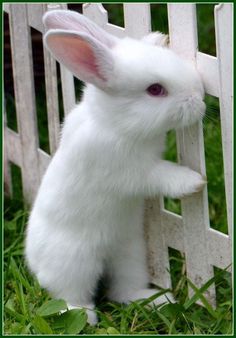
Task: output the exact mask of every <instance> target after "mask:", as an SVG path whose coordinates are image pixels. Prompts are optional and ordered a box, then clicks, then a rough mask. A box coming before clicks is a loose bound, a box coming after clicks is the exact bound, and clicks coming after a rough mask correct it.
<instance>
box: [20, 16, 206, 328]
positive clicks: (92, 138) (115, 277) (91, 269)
mask: <svg viewBox="0 0 236 338" xmlns="http://www.w3.org/2000/svg"><path fill="white" fill-rule="evenodd" d="M44 24H45V26H46V28H47V30H48V31H47V33H46V34H45V36H44V43H45V44H46V46H47V48H48V49H49V50H50V51H51V52H52V54H53V55H54V56H55V58H56V59H57V60H58V61H59V62H62V63H63V64H64V65H66V66H67V67H68V69H69V70H71V71H72V72H73V74H74V75H75V76H76V77H78V78H79V79H81V80H82V81H84V82H86V84H87V85H86V87H85V89H84V93H83V98H82V101H81V102H80V104H79V105H77V106H76V107H75V108H74V110H73V111H72V112H71V113H70V114H69V115H68V116H67V118H66V120H65V123H64V126H63V130H62V136H61V140H60V145H59V148H58V150H57V152H56V153H55V155H54V157H53V159H52V161H51V163H50V165H49V167H48V169H47V171H46V173H45V175H44V177H43V180H42V184H41V186H40V188H39V191H38V194H37V197H36V200H35V202H34V206H33V209H32V212H31V215H30V219H29V224H28V228H27V236H26V259H27V262H28V265H29V267H30V269H31V271H32V272H33V273H34V274H35V275H36V276H37V278H38V280H39V282H40V283H41V285H42V286H43V287H45V288H46V289H47V290H49V292H51V294H52V295H53V296H54V297H58V298H63V299H65V300H66V302H67V303H68V307H69V308H74V307H78V308H80V307H84V308H86V309H87V313H88V321H89V322H90V323H92V324H94V323H96V321H97V318H96V314H95V312H94V311H92V310H93V309H94V301H93V298H94V293H95V289H96V285H97V282H98V280H99V278H101V276H102V275H104V274H106V276H108V278H109V282H110V288H109V291H108V297H109V298H110V299H111V300H115V301H118V302H130V301H133V300H136V299H140V298H147V297H150V296H151V295H153V294H155V293H156V292H158V291H157V290H156V289H149V288H148V282H149V278H148V271H147V263H146V249H145V242H144V236H143V203H144V198H145V197H147V196H157V195H160V194H162V195H166V196H170V197H173V198H175V197H181V196H184V195H186V194H192V193H195V192H198V191H200V190H201V189H202V188H203V186H204V184H205V181H204V178H203V177H202V176H201V175H200V174H198V173H196V172H194V171H193V170H191V169H189V168H187V167H183V166H180V165H178V164H174V163H171V162H168V161H164V160H162V159H161V156H162V153H163V151H164V145H165V134H166V131H168V130H170V129H173V128H175V129H176V128H179V127H183V126H187V125H190V124H192V123H195V122H196V121H198V120H199V119H201V118H202V116H203V115H204V110H205V104H204V102H203V97H204V90H203V85H202V83H201V80H200V78H199V75H198V73H197V71H196V69H195V68H194V66H193V65H191V64H188V63H187V62H186V61H185V60H182V59H181V58H180V57H179V56H177V55H176V54H175V53H174V52H172V51H171V50H169V49H168V48H167V47H163V45H165V44H166V39H165V38H164V37H163V35H162V34H160V33H156V35H155V34H151V35H150V36H148V37H145V38H144V39H143V40H135V39H131V38H128V37H126V38H124V39H118V38H116V37H114V36H112V35H110V34H108V33H106V32H105V31H104V30H103V29H101V28H100V27H98V26H97V25H96V24H94V23H93V22H92V21H90V20H89V19H87V18H86V17H84V16H83V15H80V14H78V13H75V12H72V11H66V10H55V11H50V12H48V13H46V15H45V16H44ZM157 44H159V46H158V45H157ZM193 156H194V155H193ZM168 297H170V298H171V295H170V294H169V295H168ZM166 301H167V299H166V297H165V296H162V297H159V298H157V299H156V303H163V302H166Z"/></svg>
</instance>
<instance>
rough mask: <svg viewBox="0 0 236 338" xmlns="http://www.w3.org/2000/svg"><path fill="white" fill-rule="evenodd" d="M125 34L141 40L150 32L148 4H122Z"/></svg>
mask: <svg viewBox="0 0 236 338" xmlns="http://www.w3.org/2000/svg"><path fill="white" fill-rule="evenodd" d="M123 6H124V21H125V34H126V35H128V36H130V37H133V38H137V39H139V38H142V37H143V36H144V35H145V34H148V33H149V32H150V31H151V12H150V4H145V3H141V4H126V3H124V5H123Z"/></svg>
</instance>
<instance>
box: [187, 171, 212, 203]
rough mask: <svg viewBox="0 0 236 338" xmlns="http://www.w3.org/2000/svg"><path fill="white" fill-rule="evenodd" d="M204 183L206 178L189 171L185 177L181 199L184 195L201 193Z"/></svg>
mask: <svg viewBox="0 0 236 338" xmlns="http://www.w3.org/2000/svg"><path fill="white" fill-rule="evenodd" d="M206 183H207V179H206V176H202V175H200V174H199V173H197V172H196V171H193V170H190V169H189V173H188V175H186V181H185V189H184V190H185V191H183V197H184V195H191V194H194V193H198V192H200V191H202V189H203V188H204V186H205V185H206Z"/></svg>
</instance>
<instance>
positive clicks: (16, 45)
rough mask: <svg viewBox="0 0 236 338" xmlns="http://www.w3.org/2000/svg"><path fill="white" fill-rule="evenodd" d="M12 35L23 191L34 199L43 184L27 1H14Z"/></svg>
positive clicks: (11, 17)
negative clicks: (21, 154)
mask: <svg viewBox="0 0 236 338" xmlns="http://www.w3.org/2000/svg"><path fill="white" fill-rule="evenodd" d="M9 21H10V34H11V43H12V56H13V57H12V66H13V77H14V90H15V98H16V112H17V120H18V126H19V134H20V138H21V144H22V153H23V168H22V180H23V193H24V198H25V200H26V202H29V203H30V202H32V200H33V198H34V196H35V193H36V191H37V188H38V184H39V173H38V153H37V148H38V129H37V123H36V108H35V91H34V78H33V66H32V50H31V37H30V29H29V26H28V20H27V5H26V4H10V13H9Z"/></svg>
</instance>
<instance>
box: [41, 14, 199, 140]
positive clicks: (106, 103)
mask: <svg viewBox="0 0 236 338" xmlns="http://www.w3.org/2000/svg"><path fill="white" fill-rule="evenodd" d="M44 24H45V26H46V29H47V33H46V34H45V36H44V42H45V44H46V46H47V47H48V48H49V50H50V51H51V52H52V54H53V55H54V57H55V58H56V59H57V60H58V61H59V62H61V63H63V64H64V65H65V66H66V67H67V68H68V69H69V70H70V71H71V72H72V73H73V74H74V75H75V76H76V77H78V78H79V79H80V80H82V81H84V82H86V83H89V84H92V86H91V85H89V86H88V89H89V90H88V92H87V93H85V98H86V99H87V100H88V101H89V100H90V101H91V104H93V105H96V106H99V109H96V114H97V116H96V118H98V119H100V120H101V121H103V123H107V124H108V125H109V127H110V128H120V130H122V131H123V132H127V133H135V134H137V135H143V136H146V137H147V136H148V135H155V134H159V133H163V132H165V131H168V130H170V129H176V128H179V127H184V126H187V125H190V124H192V123H195V122H196V121H197V120H199V119H201V118H202V116H203V114H204V110H205V104H204V102H203V97H204V90H203V85H202V82H201V79H200V77H199V74H198V72H197V70H196V69H195V67H194V66H193V65H192V64H190V63H188V62H187V61H186V60H183V59H181V58H180V57H179V56H178V55H176V54H175V53H174V52H173V51H171V50H170V49H168V48H167V46H163V45H165V42H166V39H165V36H163V35H162V34H161V33H156V34H155V33H154V34H153V33H152V34H151V35H149V36H147V37H145V38H143V39H141V40H135V39H131V38H128V37H127V38H124V39H119V38H116V37H114V36H113V35H110V34H108V33H107V32H105V31H104V30H103V29H101V28H100V27H98V26H97V25H96V24H94V23H93V22H92V21H90V20H89V19H87V18H86V17H85V16H83V15H81V14H78V13H76V12H73V11H65V10H55V11H50V12H48V13H46V14H45V16H44ZM86 95H87V96H86ZM98 103H99V104H98Z"/></svg>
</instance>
